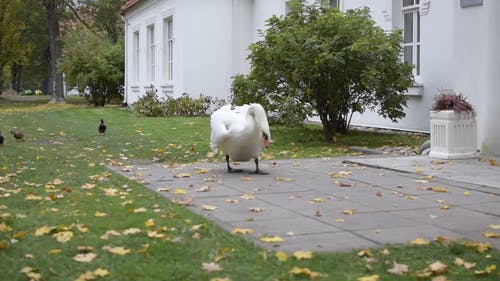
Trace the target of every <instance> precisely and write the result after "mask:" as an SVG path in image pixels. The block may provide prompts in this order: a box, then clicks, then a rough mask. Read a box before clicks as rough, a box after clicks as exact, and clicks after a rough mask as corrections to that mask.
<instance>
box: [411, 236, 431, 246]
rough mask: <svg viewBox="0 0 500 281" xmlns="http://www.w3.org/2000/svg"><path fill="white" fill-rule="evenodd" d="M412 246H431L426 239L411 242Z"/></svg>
mask: <svg viewBox="0 0 500 281" xmlns="http://www.w3.org/2000/svg"><path fill="white" fill-rule="evenodd" d="M410 244H411V245H418V246H422V245H429V241H427V240H425V239H424V238H421V237H419V238H417V239H415V240H413V241H410Z"/></svg>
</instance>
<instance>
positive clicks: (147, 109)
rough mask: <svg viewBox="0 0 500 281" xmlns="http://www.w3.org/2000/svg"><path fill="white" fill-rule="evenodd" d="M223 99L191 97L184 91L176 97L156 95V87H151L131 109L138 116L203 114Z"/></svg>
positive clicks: (215, 106)
mask: <svg viewBox="0 0 500 281" xmlns="http://www.w3.org/2000/svg"><path fill="white" fill-rule="evenodd" d="M224 102H225V101H224V100H218V99H214V98H212V97H207V96H203V95H200V96H199V97H198V98H191V97H190V96H189V95H188V94H186V93H184V94H183V95H182V96H180V97H178V98H173V97H167V98H166V99H161V98H159V97H158V94H157V91H156V89H154V88H152V89H151V90H149V91H147V92H146V94H145V95H144V96H143V97H141V98H140V99H139V100H138V101H137V102H136V103H134V105H133V107H132V108H133V110H134V112H135V113H136V114H137V115H138V116H146V117H157V116H205V115H209V114H210V112H211V109H214V108H218V107H219V106H220V105H221V104H223V103H224Z"/></svg>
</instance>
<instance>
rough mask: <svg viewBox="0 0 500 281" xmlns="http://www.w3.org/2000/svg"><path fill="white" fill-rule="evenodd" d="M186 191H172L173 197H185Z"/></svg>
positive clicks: (178, 189)
mask: <svg viewBox="0 0 500 281" xmlns="http://www.w3.org/2000/svg"><path fill="white" fill-rule="evenodd" d="M186 193H187V191H186V190H185V189H182V188H176V189H175V190H174V191H172V194H173V195H185V194H186Z"/></svg>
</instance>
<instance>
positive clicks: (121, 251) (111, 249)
mask: <svg viewBox="0 0 500 281" xmlns="http://www.w3.org/2000/svg"><path fill="white" fill-rule="evenodd" d="M102 249H103V250H105V251H107V252H109V253H112V254H115V255H120V256H123V255H126V254H129V253H130V249H126V248H124V247H112V246H104V247H102Z"/></svg>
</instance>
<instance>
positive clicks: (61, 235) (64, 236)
mask: <svg viewBox="0 0 500 281" xmlns="http://www.w3.org/2000/svg"><path fill="white" fill-rule="evenodd" d="M52 237H54V238H55V239H56V241H57V242H60V243H66V242H68V241H69V240H71V238H73V232H72V231H61V232H57V233H54V234H53V235H52Z"/></svg>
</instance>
